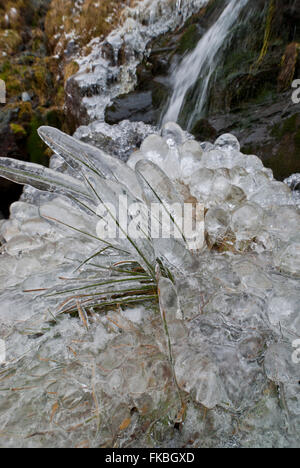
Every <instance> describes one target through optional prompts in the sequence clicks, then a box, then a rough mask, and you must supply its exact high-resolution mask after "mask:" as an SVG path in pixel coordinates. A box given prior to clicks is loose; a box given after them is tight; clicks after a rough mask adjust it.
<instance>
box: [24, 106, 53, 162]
mask: <svg viewBox="0 0 300 468" xmlns="http://www.w3.org/2000/svg"><path fill="white" fill-rule="evenodd" d="M44 124H45V122H44V120H43V119H42V117H41V116H39V115H34V116H33V118H32V120H31V122H30V124H29V125H28V138H27V144H26V149H27V152H28V155H29V160H30V162H33V163H36V164H42V165H43V166H48V164H49V160H48V158H47V156H46V150H47V147H46V145H45V144H44V142H43V141H42V140H41V139H40V137H39V135H38V132H37V130H38V128H39V127H41V126H42V125H44Z"/></svg>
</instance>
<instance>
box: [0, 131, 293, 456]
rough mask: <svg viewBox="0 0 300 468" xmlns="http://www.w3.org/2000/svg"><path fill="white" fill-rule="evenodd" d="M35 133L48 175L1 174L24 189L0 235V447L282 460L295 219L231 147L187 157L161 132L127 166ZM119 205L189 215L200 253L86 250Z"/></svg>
mask: <svg viewBox="0 0 300 468" xmlns="http://www.w3.org/2000/svg"><path fill="white" fill-rule="evenodd" d="M40 135H41V136H42V138H43V139H44V140H45V141H46V142H47V144H48V145H49V146H50V147H51V149H52V150H53V151H54V152H55V153H56V155H55V156H53V158H52V162H51V169H45V168H41V167H39V166H35V165H29V164H26V163H21V162H12V161H11V160H3V159H0V173H1V175H3V176H5V177H8V178H10V179H12V180H15V181H17V182H26V183H27V184H28V185H31V186H32V187H28V188H27V189H26V190H25V192H24V195H23V197H22V201H20V202H17V203H15V204H13V205H12V207H11V216H10V219H9V220H8V221H1V230H0V235H1V242H2V254H1V261H0V278H1V283H0V284H1V286H0V287H1V302H0V324H1V327H0V338H1V339H4V340H5V342H6V348H7V361H6V363H4V364H2V366H1V367H0V394H1V399H0V428H1V439H0V444H1V445H4V446H6V447H7V446H20V447H40V446H43V447H47V446H49V447H53V446H60V447H74V446H78V447H82V446H89V447H105V446H109V447H111V446H114V447H117V446H119V447H139V446H149V447H153V446H171V447H181V446H185V447H187V446H194V447H215V446H219V447H273V446H276V447H299V445H300V439H299V434H300V396H299V395H300V392H299V390H300V386H299V382H300V363H299V362H297V359H295V356H297V353H296V354H295V346H296V345H297V342H299V338H300V320H299V292H300V284H299V278H300V237H299V232H300V231H299V227H300V211H299V207H298V206H297V204H296V203H295V199H294V197H293V194H292V191H291V189H290V188H289V187H288V185H286V184H284V183H281V182H277V181H275V180H274V178H273V175H272V171H270V170H269V169H266V168H265V167H264V166H263V164H262V162H261V161H260V159H259V158H257V157H256V156H254V155H253V156H251V155H245V154H242V153H241V152H240V145H239V142H238V141H237V139H236V138H235V137H234V136H233V135H229V134H226V135H223V136H222V137H220V138H219V139H218V140H217V141H216V142H215V143H214V144H208V143H205V142H202V143H199V142H197V141H195V140H191V139H190V138H188V137H187V135H186V134H185V133H184V132H183V131H182V130H181V128H180V127H179V126H178V125H177V124H175V123H168V124H166V125H165V126H164V127H163V129H162V131H161V133H160V135H158V134H155V135H150V136H148V137H147V138H146V139H145V140H144V142H143V143H142V145H141V148H140V150H139V151H138V152H135V153H133V154H132V155H131V157H130V158H129V161H128V163H127V164H125V163H124V162H122V161H119V160H117V159H115V158H113V157H111V156H109V155H108V154H106V153H105V152H104V151H102V150H99V149H96V148H93V147H91V146H88V145H86V144H84V143H82V142H79V141H77V140H75V139H74V138H72V137H68V136H66V135H64V134H62V133H61V132H59V131H58V130H55V129H53V128H49V127H43V128H41V129H40ZM151 187H152V188H153V190H150V188H151ZM37 189H38V190H37ZM120 193H122V194H124V193H126V194H127V196H128V197H129V199H130V200H138V201H139V202H141V203H143V204H144V206H145V210H147V206H148V204H149V203H151V201H152V199H153V197H154V194H155V196H159V198H160V199H161V200H162V202H167V201H168V200H177V201H179V202H180V203H182V202H183V201H187V200H191V199H192V200H197V201H199V202H201V203H204V205H205V208H206V211H205V230H206V242H205V245H204V246H203V248H202V250H201V251H198V252H195V251H193V252H191V251H189V250H188V249H187V248H186V246H185V244H184V242H183V241H181V240H176V242H175V241H174V240H173V241H172V240H170V241H169V242H164V241H162V240H161V241H160V240H153V239H151V238H149V237H147V238H144V239H139V240H137V241H136V244H135V245H133V244H132V243H131V242H130V241H129V240H128V239H126V238H125V239H123V240H122V242H121V241H116V242H113V241H112V244H111V245H107V244H105V242H102V241H100V240H99V239H97V236H96V224H97V222H98V217H97V212H96V209H95V208H96V206H97V204H98V202H99V199H100V198H101V199H103V198H105V200H106V202H107V201H110V202H111V203H113V204H114V203H116V197H117V196H118V195H119V194H120ZM133 266H134V268H133ZM117 281H118V283H116V282H117ZM156 290H157V291H158V300H156ZM137 291H138V293H137ZM116 295H117V296H118V297H117V298H116V299H115V300H114V298H115V297H116ZM114 302H115V305H113V303H114ZM105 303H107V304H108V307H107V308H106V309H103V308H101V310H100V308H99V307H100V306H101V305H102V306H103V305H104V304H105Z"/></svg>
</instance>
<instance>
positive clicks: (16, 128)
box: [10, 123, 26, 136]
mask: <svg viewBox="0 0 300 468" xmlns="http://www.w3.org/2000/svg"><path fill="white" fill-rule="evenodd" d="M10 129H11V131H12V132H13V133H14V134H15V135H18V136H26V130H25V129H24V127H22V125H19V124H15V123H11V124H10Z"/></svg>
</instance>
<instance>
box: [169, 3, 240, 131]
mask: <svg viewBox="0 0 300 468" xmlns="http://www.w3.org/2000/svg"><path fill="white" fill-rule="evenodd" d="M248 1H249V0H230V1H229V2H227V5H226V7H225V9H224V10H223V13H222V14H221V15H220V17H219V18H218V19H217V21H216V22H215V23H214V24H213V25H212V27H211V28H210V29H209V30H208V31H207V32H206V34H205V35H204V36H203V37H202V38H201V39H200V41H199V43H198V45H197V47H196V49H195V50H193V51H192V52H191V53H190V54H189V55H188V56H186V57H185V58H184V59H183V61H182V62H181V63H180V64H179V65H178V67H176V68H175V70H174V71H173V73H172V76H171V82H172V85H173V90H174V91H173V95H172V97H171V100H170V103H169V106H168V110H167V112H166V114H165V116H164V119H163V121H164V122H168V121H174V122H176V121H177V120H178V119H179V116H180V113H181V110H182V108H183V105H184V101H185V97H186V95H187V93H188V91H189V90H190V89H191V88H192V86H193V85H194V84H195V83H196V81H197V80H198V79H199V77H200V78H201V80H202V82H201V90H200V93H199V98H198V101H197V104H196V106H195V107H194V109H193V111H192V112H191V114H190V116H189V120H188V122H187V129H189V128H190V126H191V124H192V122H193V121H194V118H195V115H196V114H198V115H201V113H203V111H204V107H205V103H206V98H207V93H208V90H209V84H210V80H211V77H212V74H213V73H214V70H215V68H216V65H217V63H218V60H219V59H220V53H219V52H220V50H221V48H222V46H223V44H224V41H225V40H226V38H227V36H228V34H229V32H230V30H231V28H232V26H233V25H234V23H235V21H236V20H237V18H238V16H239V14H240V12H241V11H242V9H243V8H244V6H245V5H246V4H247V3H248Z"/></svg>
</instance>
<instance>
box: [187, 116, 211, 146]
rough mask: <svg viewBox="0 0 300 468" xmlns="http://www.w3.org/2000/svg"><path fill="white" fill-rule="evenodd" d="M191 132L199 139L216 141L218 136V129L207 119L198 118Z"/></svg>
mask: <svg viewBox="0 0 300 468" xmlns="http://www.w3.org/2000/svg"><path fill="white" fill-rule="evenodd" d="M191 134H192V135H194V137H195V138H196V140H198V141H215V139H216V138H217V131H216V129H215V128H214V127H213V126H212V125H211V124H210V123H209V121H208V120H206V119H200V120H198V121H197V122H196V123H195V125H194V127H193V128H192V130H191Z"/></svg>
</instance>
